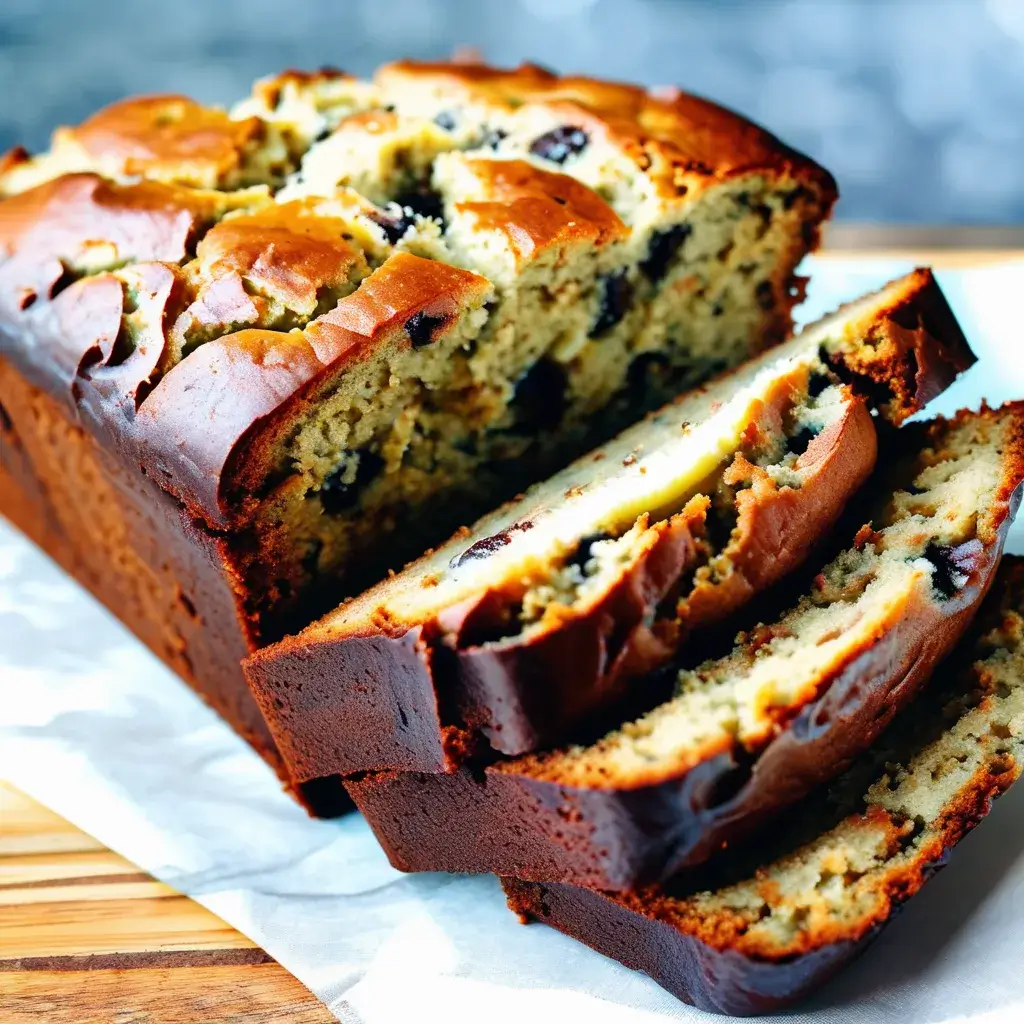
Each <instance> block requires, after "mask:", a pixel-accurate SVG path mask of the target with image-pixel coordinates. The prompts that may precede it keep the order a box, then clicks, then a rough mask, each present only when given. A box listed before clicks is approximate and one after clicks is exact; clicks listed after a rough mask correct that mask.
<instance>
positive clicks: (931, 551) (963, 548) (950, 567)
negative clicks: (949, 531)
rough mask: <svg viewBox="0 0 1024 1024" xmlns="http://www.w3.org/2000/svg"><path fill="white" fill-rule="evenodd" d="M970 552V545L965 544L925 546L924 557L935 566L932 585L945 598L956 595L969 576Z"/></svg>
mask: <svg viewBox="0 0 1024 1024" xmlns="http://www.w3.org/2000/svg"><path fill="white" fill-rule="evenodd" d="M971 554H972V552H971V546H970V545H965V544H961V545H959V546H957V547H950V546H948V545H943V544H929V545H928V547H926V548H925V551H924V557H925V558H927V559H928V561H929V562H931V563H932V565H933V566H935V572H933V573H932V586H933V587H935V589H936V590H937V591H938V592H939V593H940V594H941V595H942V596H943V597H944V598H946V599H947V600H948V599H949V598H952V597H956V595H957V594H958V593H959V592H960V591H961V590H962V589H963V587H964V585H965V584H966V583H967V581H968V580H969V579H970V578H971V576H970V570H971Z"/></svg>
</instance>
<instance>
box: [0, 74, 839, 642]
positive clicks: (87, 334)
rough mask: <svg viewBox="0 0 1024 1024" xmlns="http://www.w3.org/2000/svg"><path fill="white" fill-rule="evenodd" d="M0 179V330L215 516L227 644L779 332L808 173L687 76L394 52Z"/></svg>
mask: <svg viewBox="0 0 1024 1024" xmlns="http://www.w3.org/2000/svg"><path fill="white" fill-rule="evenodd" d="M435 79H437V80H438V81H439V82H440V81H441V80H443V81H444V82H445V83H447V84H445V85H444V87H443V88H442V87H441V85H438V87H437V89H435V88H434V87H433V86H432V85H430V84H429V83H431V82H433V81H435ZM410 82H413V83H414V87H412V88H409V83H410ZM415 83H419V84H415ZM449 87H451V88H456V89H457V90H458V93H459V96H460V97H461V99H460V101H459V103H457V104H456V103H454V100H453V107H452V110H455V107H459V111H460V113H459V119H460V123H459V125H456V124H455V123H454V122H453V121H452V117H451V116H446V117H442V116H440V112H437V111H432V110H426V109H421V107H422V100H423V98H424V97H425V96H427V95H428V94H429V95H430V96H435V95H436V96H441V95H442V94H443V93H444V92H445V90H446V89H448V88H449ZM524 90H526V91H528V92H529V93H530V97H531V99H530V105H529V108H530V109H531V110H534V111H535V112H537V111H544V110H549V111H550V112H551V116H552V117H555V116H556V115H557V116H560V114H558V112H559V111H562V110H563V106H564V103H565V102H566V100H567V96H568V93H569V92H572V94H573V95H574V97H575V99H574V100H573V103H574V106H573V108H572V109H573V111H575V112H577V113H578V114H579V116H580V117H584V116H585V117H587V118H589V119H590V121H589V122H588V123H591V128H590V134H591V135H592V136H593V140H594V142H593V147H592V153H593V154H594V155H595V156H596V155H597V154H599V153H600V154H604V155H603V156H602V157H601V165H602V166H605V165H607V167H608V171H607V175H608V180H607V181H606V180H605V177H603V176H602V174H601V173H598V172H597V170H596V169H595V168H596V165H593V166H592V164H593V160H592V159H591V158H590V157H585V154H582V152H581V153H580V154H577V156H578V157H579V159H576V158H575V157H574V158H573V159H571V160H570V159H565V160H557V159H553V158H552V154H551V153H550V152H549V153H548V155H547V156H539V155H537V152H535V150H537V146H536V145H535V144H534V143H535V140H534V139H532V138H529V137H527V136H525V135H522V133H521V132H520V133H519V134H516V132H514V131H513V130H512V129H513V123H516V124H518V123H519V121H520V120H521V119H522V116H523V115H522V112H521V111H522V110H523V109H525V108H523V105H522V95H523V91H524ZM449 115H451V111H450V112H449ZM630 119H634V120H635V121H636V124H635V125H634V127H633V128H632V129H629V126H628V122H629V120H630ZM485 122H486V123H485ZM655 122H657V130H656V131H655V130H653V128H654V123H655ZM538 130H540V126H538ZM499 132H500V133H501V145H500V146H498V147H497V148H495V146H494V145H493V144H492V143H493V142H494V140H496V139H498V133H499ZM640 135H643V136H644V138H645V139H646V142H645V144H644V146H642V147H640V148H638V145H637V137H639V136H640ZM599 140H600V141H599ZM584 148H587V147H584ZM698 157H699V158H700V159H699V160H698V159H697V158H698ZM613 165H614V170H613ZM630 167H632V168H633V171H632V172H630V171H629V168H630ZM627 178H629V179H630V181H631V184H629V189H632V190H633V191H632V193H631V194H633V196H634V198H633V199H632V200H630V201H629V202H626V201H625V200H623V201H620V198H621V197H620V193H622V195H625V192H623V189H626V180H627ZM612 184H615V188H612V187H611V186H612ZM613 193H614V194H613ZM641 194H642V195H643V196H644V197H646V198H644V200H643V203H644V204H646V205H644V206H643V208H644V210H646V211H648V212H647V213H645V214H644V217H643V218H638V217H637V216H634V213H633V212H632V211H633V208H634V207H636V208H637V209H639V206H638V204H640V199H641ZM0 195H2V196H6V198H5V199H3V201H2V202H0V252H2V254H3V258H4V260H5V262H4V263H3V264H2V267H0V327H2V337H3V355H4V358H5V359H10V360H11V361H12V362H13V363H14V365H15V366H16V367H17V369H18V372H19V373H20V374H21V375H23V376H24V377H25V378H26V379H27V380H29V381H30V382H31V383H32V384H33V385H35V386H38V387H39V388H41V389H42V390H44V391H46V392H47V393H49V394H51V395H53V396H54V397H56V398H57V399H58V400H59V401H60V402H61V404H62V405H63V406H64V407H65V408H66V409H67V411H68V414H69V416H71V417H72V418H74V419H80V420H81V422H82V423H83V424H84V425H85V426H86V428H87V429H88V430H89V431H90V432H91V433H93V434H94V435H96V436H98V437H99V438H101V439H102V442H103V444H104V445H106V446H109V447H110V448H111V449H113V451H114V452H115V453H116V454H117V456H118V457H119V459H120V460H121V461H122V463H123V464H124V465H125V466H126V467H127V469H128V470H129V472H130V473H138V472H139V468H140V467H141V468H142V470H143V471H144V472H145V473H146V474H147V475H148V477H149V478H150V479H152V480H155V481H156V482H157V486H158V487H159V488H160V489H161V490H162V491H164V492H165V493H167V494H169V495H171V496H172V497H173V499H174V500H175V501H177V502H179V503H180V504H181V506H182V507H183V509H184V512H185V514H186V515H187V516H188V518H189V519H190V520H191V521H193V522H195V523H196V524H197V525H198V527H199V528H200V529H203V530H205V531H207V532H209V533H210V534H211V535H214V536H216V538H217V541H216V543H217V544H218V546H219V547H220V548H221V552H222V554H221V556H220V557H221V558H222V560H223V563H224V564H223V575H224V577H225V578H226V579H228V580H229V584H230V586H231V587H232V588H233V589H234V590H235V591H236V592H237V593H238V595H239V608H238V611H237V614H236V615H235V616H234V617H235V618H237V619H238V622H239V626H240V628H241V629H242V630H243V631H244V632H245V633H246V634H247V636H248V639H247V640H246V643H247V644H248V645H249V646H252V645H254V644H256V643H258V642H259V641H260V640H262V639H265V638H266V637H267V636H274V635H280V634H281V633H282V632H283V631H284V630H285V629H286V628H288V627H289V625H290V624H291V623H293V622H295V621H302V622H305V621H308V619H309V618H310V617H312V615H313V614H314V612H313V609H316V610H318V611H322V610H324V609H326V608H327V607H330V606H333V604H335V603H336V602H337V600H338V599H339V598H340V597H342V596H344V595H346V594H348V593H354V592H357V591H358V590H359V589H361V588H362V587H363V586H365V585H366V584H367V583H368V582H375V581H376V580H378V579H380V578H382V577H383V576H384V575H385V573H386V571H387V570H388V569H389V568H392V567H396V566H400V565H401V564H403V563H404V562H405V561H407V560H408V559H409V558H412V557H415V556H416V555H418V554H420V553H421V552H422V551H423V550H424V549H425V548H426V547H427V546H428V545H429V544H432V543H437V542H438V541H440V540H442V539H443V538H444V537H445V536H447V535H448V534H449V533H451V531H452V530H453V529H455V528H457V527H458V526H460V525H462V524H463V523H465V522H466V521H468V520H471V519H472V518H474V517H475V516H477V515H479V514H481V513H483V512H485V511H487V510H489V509H491V508H493V507H494V506H495V505H496V504H498V503H499V502H500V501H502V500H505V499H508V498H509V497H511V496H512V495H514V494H515V493H517V491H519V490H521V489H522V488H523V487H525V486H526V485H527V484H528V483H531V482H533V481H534V480H536V479H538V478H543V477H544V476H546V475H548V474H549V473H550V472H552V471H554V470H555V469H557V468H560V467H561V466H564V465H565V464H566V463H567V462H568V461H569V460H570V459H571V458H573V457H574V456H576V455H579V454H580V453H581V452H583V451H586V450H587V449H588V448H590V447H591V446H592V445H593V444H594V443H596V442H598V441H601V440H604V439H606V438H607V437H610V436H612V435H613V434H614V433H615V432H616V430H618V429H620V428H621V427H623V426H625V425H626V424H627V423H630V422H633V421H634V420H635V419H636V418H637V417H638V416H640V415H641V414H642V413H643V412H645V411H647V410H649V409H652V408H654V407H656V406H657V405H660V404H661V403H662V402H663V401H664V400H665V399H666V398H668V397H670V396H671V395H674V394H676V393H677V392H678V390H680V389H681V388H682V386H683V385H684V384H686V383H688V382H692V381H693V380H697V379H705V378H706V377H708V376H709V375H711V374H712V373H713V372H715V371H717V370H719V369H721V368H723V367H725V366H730V365H733V364H735V363H736V362H738V361H739V360H740V359H742V358H745V357H747V356H749V355H750V354H751V353H753V352H756V351H759V350H760V349H762V348H764V347H766V346H768V345H770V344H772V343H774V342H777V341H779V340H780V339H781V338H782V337H784V335H785V333H786V331H787V329H788V326H789V323H790V310H791V307H792V305H793V303H794V302H795V301H796V299H797V297H798V292H799V288H798V286H797V283H796V279H795V277H794V272H795V268H796V266H797V264H798V263H799V261H800V260H801V259H802V257H803V256H804V254H805V253H806V252H807V251H808V250H809V249H810V248H813V246H814V245H815V244H816V242H817V237H818V227H819V224H820V222H821V221H822V220H823V219H824V218H825V217H826V216H827V214H828V212H829V210H830V209H831V205H832V203H833V202H834V199H835V186H834V183H833V182H832V180H831V178H830V177H829V176H828V174H827V173H826V172H824V171H823V170H822V169H821V168H819V167H817V166H816V165H815V164H813V163H812V162H811V161H809V160H806V159H805V158H802V157H800V156H799V155H797V154H795V153H793V152H792V151H791V150H789V149H788V148H786V147H785V146H783V145H782V144H781V143H779V142H778V141H777V140H775V139H773V138H772V137H771V136H769V135H768V134H767V133H765V132H762V131H761V130H760V129H757V128H755V127H754V126H753V125H750V124H749V123H748V122H745V121H743V120H742V119H740V118H738V117H735V116H734V115H731V114H728V113H727V112H725V111H722V110H720V109H719V108H717V107H715V106H714V105H712V104H709V103H705V102H703V101H698V100H695V99H691V98H689V97H682V96H678V97H667V96H663V97H659V96H654V95H650V94H648V93H646V92H645V91H644V90H642V89H639V88H635V87H630V86H617V85H616V86H612V85H608V84H607V83H599V82H591V83H587V82H584V81H583V80H578V79H560V78H559V77H558V76H556V75H553V74H551V73H549V72H541V71H539V70H538V69H531V68H524V69H520V70H519V71H512V72H503V71H498V70H494V69H487V68H483V67H476V68H462V67H458V66H454V65H453V66H450V67H448V68H446V69H441V68H439V67H435V66H425V67H421V66H417V65H406V66H404V69H403V71H402V73H401V75H399V74H398V73H397V70H396V69H391V70H389V71H387V72H382V73H381V74H380V75H379V76H378V77H377V78H376V79H375V80H373V81H359V80H357V79H354V78H352V77H351V76H347V75H344V74H342V73H340V72H328V71H324V72H318V73H314V74H303V73H299V72H286V73H284V74H282V75H279V76H277V77H275V78H273V79H268V80H266V81H263V82H261V83H259V84H258V85H257V86H256V88H255V90H254V92H253V95H252V96H251V97H249V98H248V99H247V100H245V101H244V102H243V103H242V104H240V105H239V106H238V107H237V108H236V109H235V110H233V111H231V112H224V111H220V110H216V109H213V108H209V107H204V106H202V105H200V104H197V103H195V102H193V101H191V100H189V99H187V98H185V97H181V96H162V97H161V96H158V97H137V98H134V99H129V100H124V101H121V102H119V103H116V104H114V105H112V106H111V107H109V108H107V109H105V110H103V111H100V112H99V113H97V114H95V115H94V116H93V117H91V118H89V119H88V120H87V121H85V122H84V123H83V124H81V125H79V126H77V127H75V128H62V129H59V130H58V131H57V132H56V133H55V134H54V137H53V142H52V145H51V148H50V150H49V151H48V152H46V153H42V154H40V155H38V156H35V157H30V156H29V155H28V154H25V153H23V152H16V153H13V154H9V155H8V157H7V158H5V160H4V161H3V164H2V165H0ZM617 197H619V198H617ZM612 200H614V202H613V201H612ZM641 205H643V204H641ZM652 218H653V219H652ZM657 218H661V219H662V221H664V220H665V218H669V219H670V220H671V221H672V223H673V225H676V226H675V227H674V228H673V229H672V230H673V231H675V232H676V233H675V234H674V235H672V238H673V239H675V240H676V241H675V242H673V244H672V245H671V246H666V244H665V243H664V242H661V243H656V242H655V241H654V236H653V235H652V234H651V231H652V230H654V229H653V228H652V227H651V225H652V224H653V223H654V221H655V220H657ZM658 223H661V221H658ZM666 223H667V221H666ZM683 225H685V231H684V230H683ZM684 236H685V237H684ZM676 242H677V243H678V244H676ZM652 246H653V247H654V249H656V250H657V252H656V253H655V255H657V256H658V260H657V261H656V262H657V263H658V272H657V273H656V274H655V273H653V270H652V268H653V264H652V263H651V259H652V252H653V250H652ZM23 429H27V428H23ZM190 599H191V598H190ZM216 614H217V615H218V616H219V617H221V618H223V613H222V612H221V611H219V610H218V612H217V613H216ZM198 615H199V616H200V617H204V616H205V612H204V610H203V609H202V608H199V609H198ZM213 615H214V612H213V610H212V609H211V610H210V616H211V617H213Z"/></svg>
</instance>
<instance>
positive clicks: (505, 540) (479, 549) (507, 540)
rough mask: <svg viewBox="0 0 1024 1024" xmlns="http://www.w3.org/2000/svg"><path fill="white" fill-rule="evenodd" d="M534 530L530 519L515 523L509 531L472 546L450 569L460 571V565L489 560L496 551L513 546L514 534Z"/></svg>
mask: <svg viewBox="0 0 1024 1024" xmlns="http://www.w3.org/2000/svg"><path fill="white" fill-rule="evenodd" d="M532 529H533V521H532V520H530V519H522V520H520V521H519V522H517V523H513V524H512V525H511V526H509V527H508V529H505V530H502V531H501V532H500V533H495V534H492V535H491V536H490V537H484V538H483V539H482V540H478V541H477V542H476V543H475V544H471V545H470V546H469V547H468V548H466V550H465V551H463V552H462V554H461V555H456V556H455V557H454V558H453V559H452V560H451V561H450V562H449V563H448V565H449V568H452V569H458V567H459V566H460V565H465V563H466V562H473V561H475V560H476V559H478V558H487V557H488V556H489V555H493V554H494V552H495V551H500V550H501V549H502V548H503V547H506V546H507V545H509V544H511V543H512V534H513V533H525V532H526V531H527V530H532Z"/></svg>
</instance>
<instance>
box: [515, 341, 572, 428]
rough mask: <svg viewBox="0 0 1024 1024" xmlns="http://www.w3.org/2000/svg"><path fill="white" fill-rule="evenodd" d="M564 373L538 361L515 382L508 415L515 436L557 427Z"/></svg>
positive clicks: (565, 383) (562, 407)
mask: <svg viewBox="0 0 1024 1024" xmlns="http://www.w3.org/2000/svg"><path fill="white" fill-rule="evenodd" d="M567 386H568V377H567V376H566V373H565V370H564V369H563V368H562V367H561V366H559V365H558V363H555V362H552V361H551V360H550V359H540V360H538V361H537V362H536V363H534V364H533V366H531V367H530V369H529V370H527V371H526V373H525V374H523V376H522V377H520V378H519V380H517V381H516V383H515V385H514V388H513V392H512V401H511V402H510V403H509V411H510V412H511V413H512V414H513V416H514V427H513V429H514V430H515V431H516V432H519V431H523V432H525V433H534V432H535V431H538V430H550V429H552V428H554V427H557V426H558V424H559V423H560V422H561V421H562V416H563V414H564V413H565V390H566V387H567Z"/></svg>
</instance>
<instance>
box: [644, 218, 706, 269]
mask: <svg viewBox="0 0 1024 1024" xmlns="http://www.w3.org/2000/svg"><path fill="white" fill-rule="evenodd" d="M692 232H693V228H692V227H691V226H690V225H689V224H673V225H672V227H670V228H666V229H665V230H664V231H655V232H654V234H652V235H651V240H650V242H649V243H648V245H647V257H646V258H645V259H643V260H641V261H640V269H641V270H642V271H643V274H644V276H645V277H646V278H647V279H648V280H649V281H653V282H655V283H657V282H658V281H660V280H662V278H664V276H665V274H666V273H667V272H668V265H669V264H670V263H671V262H672V260H673V259H674V258H675V255H676V253H678V252H679V250H680V249H681V248H682V247H683V243H684V242H685V241H686V239H687V238H689V237H690V235H691V233H692Z"/></svg>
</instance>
